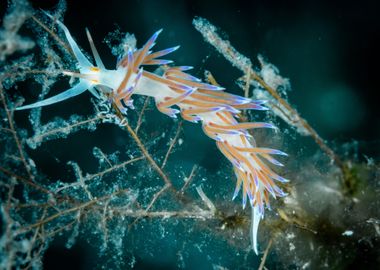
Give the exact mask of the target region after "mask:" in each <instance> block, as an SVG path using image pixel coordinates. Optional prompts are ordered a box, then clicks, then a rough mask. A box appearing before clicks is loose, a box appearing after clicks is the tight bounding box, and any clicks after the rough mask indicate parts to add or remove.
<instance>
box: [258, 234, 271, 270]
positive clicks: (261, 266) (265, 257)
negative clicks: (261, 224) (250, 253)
mask: <svg viewBox="0 0 380 270" xmlns="http://www.w3.org/2000/svg"><path fill="white" fill-rule="evenodd" d="M272 243H273V239H272V238H271V239H270V240H269V243H268V245H267V248H266V249H265V251H264V255H263V257H262V258H261V263H260V266H259V269H258V270H263V269H264V265H265V261H266V260H267V256H268V253H269V250H270V248H271V246H272Z"/></svg>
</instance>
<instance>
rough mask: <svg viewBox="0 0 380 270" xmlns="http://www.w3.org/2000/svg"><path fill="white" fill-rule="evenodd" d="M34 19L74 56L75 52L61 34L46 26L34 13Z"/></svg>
mask: <svg viewBox="0 0 380 270" xmlns="http://www.w3.org/2000/svg"><path fill="white" fill-rule="evenodd" d="M32 19H33V20H34V21H35V22H36V23H37V24H38V25H39V26H41V27H42V28H43V29H44V30H45V31H46V32H48V33H49V34H50V35H51V36H52V37H53V38H54V39H55V40H56V41H57V42H58V43H59V44H60V45H61V46H62V47H64V48H65V49H66V50H67V51H68V52H69V53H70V54H71V55H72V56H74V52H73V51H72V49H71V48H70V46H68V45H67V44H66V43H65V42H64V41H63V40H62V39H60V38H59V36H58V35H57V34H56V33H54V31H52V30H51V29H49V27H47V26H46V24H44V23H43V22H41V21H40V20H39V19H37V18H36V17H35V16H34V15H33V16H32Z"/></svg>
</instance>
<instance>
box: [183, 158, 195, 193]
mask: <svg viewBox="0 0 380 270" xmlns="http://www.w3.org/2000/svg"><path fill="white" fill-rule="evenodd" d="M197 169H198V166H197V165H196V164H195V165H194V166H193V168H192V169H191V172H190V175H189V177H186V181H185V184H184V185H183V186H182V188H181V189H180V191H179V192H180V193H181V194H183V193H185V190H186V189H187V187H188V186H189V184H190V182H191V181H192V180H193V178H194V176H195V174H196V171H197Z"/></svg>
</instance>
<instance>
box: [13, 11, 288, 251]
mask: <svg viewBox="0 0 380 270" xmlns="http://www.w3.org/2000/svg"><path fill="white" fill-rule="evenodd" d="M47 15H48V14H47ZM48 16H49V17H51V16H50V15H48ZM56 22H57V24H58V26H59V27H60V28H61V29H62V30H63V32H64V34H65V36H66V39H67V41H68V43H69V44H70V46H71V49H72V51H73V53H74V55H75V58H76V60H77V68H78V70H79V72H69V71H64V72H63V74H64V75H68V76H71V77H76V78H78V79H79V82H78V83H77V84H76V85H75V86H74V87H72V88H70V89H68V90H66V91H64V92H62V93H60V94H58V95H56V96H52V97H50V98H47V99H45V100H42V101H39V102H36V103H34V104H30V105H26V106H22V107H18V108H16V110H24V109H31V108H36V107H41V106H46V105H50V104H54V103H57V102H60V101H63V100H66V99H68V98H71V97H74V96H76V95H79V94H81V93H83V92H84V91H86V90H89V91H90V92H91V93H92V94H93V95H94V96H95V97H96V98H100V97H101V95H102V94H106V95H107V97H109V98H110V99H111V101H112V102H113V104H115V105H116V106H117V108H118V109H119V110H120V112H122V113H123V114H125V113H126V110H127V108H131V109H133V103H132V102H133V100H132V96H133V95H144V96H150V97H153V98H154V100H155V102H156V106H157V109H158V110H159V111H160V112H162V113H164V114H166V115H168V116H170V117H176V116H177V115H178V114H180V115H181V117H182V118H183V119H184V120H187V121H190V122H194V123H197V122H200V123H201V124H202V128H203V131H204V133H205V134H206V135H207V136H209V137H210V138H212V139H213V140H215V141H216V145H217V147H218V148H219V150H220V151H221V152H222V153H223V155H224V156H225V157H226V158H227V159H228V160H229V161H230V162H231V163H232V166H233V169H234V172H235V175H236V178H237V182H236V188H235V191H234V193H233V199H235V197H236V196H237V195H238V193H239V191H240V190H241V189H242V204H243V208H244V207H245V206H246V203H247V200H248V201H249V204H250V205H251V208H252V227H251V233H252V235H251V236H252V246H253V249H254V251H255V253H256V254H257V253H258V251H257V231H258V226H259V222H260V220H261V219H262V218H263V217H264V205H266V206H268V207H269V196H270V195H271V196H272V197H274V198H276V197H283V196H285V195H286V194H285V193H284V192H283V191H282V190H281V189H280V188H279V187H278V186H277V184H276V181H278V182H288V180H287V179H285V178H283V177H281V176H280V175H278V174H276V173H275V172H274V171H273V170H272V169H271V168H270V166H269V165H268V162H269V163H272V164H274V165H277V166H283V165H282V164H281V163H280V162H279V161H277V160H276V159H275V158H273V157H272V155H286V154H285V153H284V152H282V151H279V150H275V149H270V148H261V147H258V146H257V145H256V142H255V140H254V138H253V137H252V135H251V134H250V133H249V132H248V130H250V129H255V128H275V127H274V126H273V125H272V124H269V123H261V122H249V123H241V122H238V121H237V119H238V114H239V113H240V112H241V111H242V110H249V109H253V110H266V109H267V108H266V107H264V106H263V105H264V103H265V101H263V100H252V99H249V98H245V97H241V96H238V95H233V94H229V93H227V92H225V91H224V88H221V87H219V86H215V85H211V84H208V83H204V82H202V81H201V80H200V79H198V78H196V77H194V76H192V75H190V74H188V73H186V72H185V71H187V70H189V69H191V67H189V66H167V64H170V63H172V61H170V60H164V59H159V58H160V57H162V56H165V55H167V54H169V53H171V52H173V51H175V50H177V49H178V48H179V46H176V47H172V48H168V49H165V50H161V51H157V52H152V51H151V49H152V47H153V46H154V45H155V41H156V39H157V37H158V35H159V34H160V32H161V30H159V31H157V32H156V33H154V35H153V36H152V37H151V38H150V39H149V40H148V41H147V42H146V44H145V45H144V46H143V47H142V48H141V49H133V50H132V49H130V50H129V51H128V53H127V54H126V56H124V57H123V58H122V59H121V60H120V61H119V62H118V63H117V66H116V69H106V68H105V66H104V64H103V62H102V60H101V59H100V57H99V53H98V51H97V49H96V48H95V45H94V42H93V40H92V38H91V35H90V33H89V31H88V30H87V29H86V32H87V37H88V40H89V42H90V46H91V50H92V53H93V56H94V59H95V63H96V65H94V64H92V63H91V62H90V60H89V59H87V57H86V56H85V55H84V54H83V53H82V52H81V50H80V49H79V47H78V45H77V44H76V42H75V41H74V39H73V38H72V36H71V34H70V32H69V30H68V29H67V28H66V26H65V25H64V24H62V23H61V22H60V21H56ZM146 65H158V66H162V65H165V68H162V69H161V72H158V73H157V72H155V73H152V72H148V71H146V70H144V69H143V66H146ZM174 106H175V108H174Z"/></svg>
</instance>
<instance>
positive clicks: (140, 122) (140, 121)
mask: <svg viewBox="0 0 380 270" xmlns="http://www.w3.org/2000/svg"><path fill="white" fill-rule="evenodd" d="M149 102H150V97H146V98H145V101H144V105H143V107H142V109H141V112H140V114H139V119H138V120H137V124H136V127H135V132H136V134H137V133H138V132H139V129H140V126H141V124H142V118H143V115H144V113H145V110H146V108H147V107H148V104H149Z"/></svg>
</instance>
